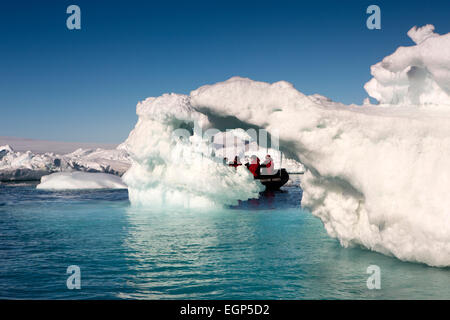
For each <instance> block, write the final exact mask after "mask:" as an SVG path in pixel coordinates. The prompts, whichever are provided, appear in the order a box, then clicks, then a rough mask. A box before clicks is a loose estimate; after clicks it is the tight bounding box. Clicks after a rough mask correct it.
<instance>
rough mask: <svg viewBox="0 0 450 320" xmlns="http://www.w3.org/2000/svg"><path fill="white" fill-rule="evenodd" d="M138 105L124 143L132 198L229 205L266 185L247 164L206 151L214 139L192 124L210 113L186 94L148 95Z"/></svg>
mask: <svg viewBox="0 0 450 320" xmlns="http://www.w3.org/2000/svg"><path fill="white" fill-rule="evenodd" d="M136 110H137V112H136V113H137V115H138V116H139V119H138V122H137V124H136V127H135V128H134V129H133V130H132V131H131V133H130V135H129V137H128V139H127V140H126V141H125V143H124V145H123V146H122V148H124V149H126V150H127V151H128V152H129V153H130V156H131V159H132V165H131V168H130V169H129V170H128V171H127V172H126V173H125V175H124V176H123V179H124V181H125V182H126V183H127V185H128V194H129V198H130V201H131V203H132V204H134V205H146V206H154V207H155V206H157V207H168V206H176V207H185V208H197V207H211V206H221V205H233V204H237V202H238V200H247V199H250V198H257V197H258V195H259V192H260V191H262V190H263V189H264V187H263V186H262V185H261V184H260V183H259V182H258V181H255V180H254V179H253V176H252V175H251V174H250V172H249V171H248V170H247V169H246V168H238V169H237V170H235V169H234V168H231V167H228V166H224V165H223V164H222V162H217V161H215V159H214V158H213V157H209V156H208V154H209V153H208V150H209V149H210V148H211V146H212V144H211V143H209V141H207V140H208V139H206V138H205V137H204V136H203V135H199V134H197V133H196V132H195V131H196V130H195V128H194V127H196V128H203V129H206V128H207V127H208V126H209V121H208V118H207V117H206V116H205V115H203V114H202V113H200V112H198V111H196V110H195V109H194V108H193V107H192V106H191V105H190V98H189V97H188V96H185V95H178V94H165V95H163V96H161V97H158V98H148V99H146V100H144V101H142V102H140V103H139V104H138V105H137V108H136ZM190 133H192V134H190Z"/></svg>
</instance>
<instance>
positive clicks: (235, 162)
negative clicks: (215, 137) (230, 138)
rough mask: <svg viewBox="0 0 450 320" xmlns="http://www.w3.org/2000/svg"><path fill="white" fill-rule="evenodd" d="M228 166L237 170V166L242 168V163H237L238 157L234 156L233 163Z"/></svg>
mask: <svg viewBox="0 0 450 320" xmlns="http://www.w3.org/2000/svg"><path fill="white" fill-rule="evenodd" d="M229 165H230V166H231V167H235V168H237V167H239V166H242V163H241V161H239V157H238V156H235V157H234V161H233V162H232V163H230V164H229Z"/></svg>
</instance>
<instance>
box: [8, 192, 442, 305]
mask: <svg viewBox="0 0 450 320" xmlns="http://www.w3.org/2000/svg"><path fill="white" fill-rule="evenodd" d="M0 196H1V199H2V200H1V202H2V203H3V205H1V206H0V298H40V299H58V298H66V299H67V298H69V299H72V298H73V299H89V298H96V299H105V298H107V299H110V298H146V299H174V298H186V299H203V298H208V299H244V298H245V299H321V298H326V299H341V298H342V299H349V298H351V299H359V298H369V299H372V298H373V299H400V298H403V299H428V298H442V299H443V298H447V299H449V298H450V292H449V290H448V287H449V284H450V283H449V281H450V280H449V279H450V270H449V269H448V268H447V269H439V268H430V267H426V266H424V265H420V264H413V263H404V262H401V261H399V260H397V259H395V258H391V257H387V256H383V255H381V254H378V253H373V252H370V251H368V250H363V249H359V248H348V249H345V248H342V247H341V246H340V245H339V243H338V241H337V240H335V239H332V238H330V237H329V236H328V235H327V234H326V232H325V230H324V228H323V225H322V223H321V221H320V220H318V219H317V218H315V217H314V216H312V215H311V214H310V213H308V212H305V211H303V210H301V208H300V200H301V190H300V189H299V188H298V186H296V184H295V183H294V184H293V185H290V186H287V187H286V188H284V189H283V191H282V192H274V193H266V194H264V195H263V196H262V197H261V198H260V199H257V200H254V201H248V202H242V203H240V204H239V205H238V206H235V207H232V208H227V209H222V210H207V211H198V210H195V211H189V210H164V211H159V210H156V211H155V210H150V209H138V208H133V207H130V206H129V203H128V200H127V192H126V191H123V190H112V191H111V190H110V191H107V190H105V191H95V192H92V191H91V192H73V191H71V192H46V191H39V190H36V189H35V188H34V187H33V186H28V187H24V186H22V187H14V188H11V187H5V186H0ZM72 264H75V265H79V266H80V269H81V275H82V280H81V287H82V289H81V290H68V289H67V288H66V279H67V275H66V268H67V266H69V265H72ZM372 264H376V265H378V266H379V267H380V268H381V274H382V280H381V286H382V288H381V290H368V289H367V287H366V280H367V277H368V274H367V273H366V270H367V267H368V266H369V265H372Z"/></svg>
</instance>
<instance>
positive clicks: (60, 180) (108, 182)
mask: <svg viewBox="0 0 450 320" xmlns="http://www.w3.org/2000/svg"><path fill="white" fill-rule="evenodd" d="M36 188H37V189H44V190H81V189H126V188H127V185H126V184H125V183H123V182H122V179H121V178H120V177H118V176H115V175H112V174H107V173H99V172H96V173H93V172H79V171H74V172H57V173H53V174H50V175H48V176H43V177H42V178H41V183H40V184H38V185H37V187H36Z"/></svg>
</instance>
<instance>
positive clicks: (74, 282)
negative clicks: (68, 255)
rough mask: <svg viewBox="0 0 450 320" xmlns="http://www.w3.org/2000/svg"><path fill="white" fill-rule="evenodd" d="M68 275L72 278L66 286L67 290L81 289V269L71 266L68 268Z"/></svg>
mask: <svg viewBox="0 0 450 320" xmlns="http://www.w3.org/2000/svg"><path fill="white" fill-rule="evenodd" d="M66 273H67V274H70V276H69V277H68V278H67V281H66V285H67V289H69V290H73V289H81V269H80V267H79V266H77V265H71V266H68V267H67V270H66Z"/></svg>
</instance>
